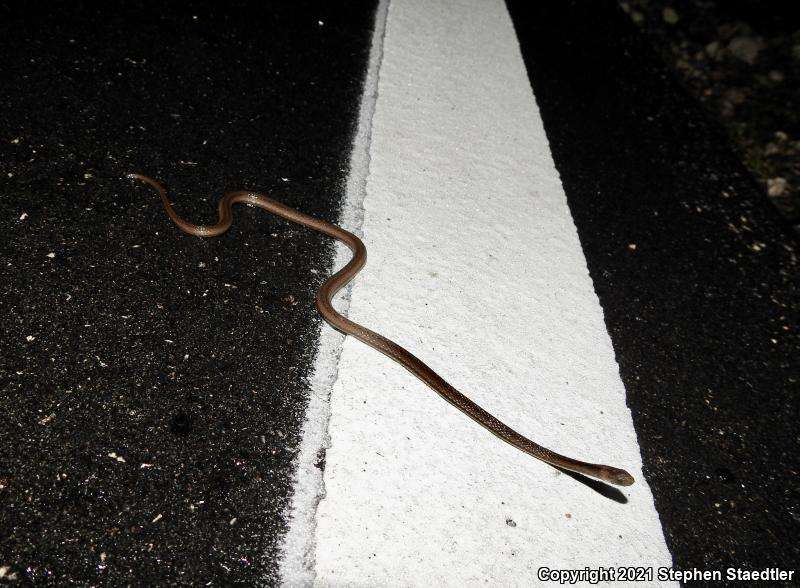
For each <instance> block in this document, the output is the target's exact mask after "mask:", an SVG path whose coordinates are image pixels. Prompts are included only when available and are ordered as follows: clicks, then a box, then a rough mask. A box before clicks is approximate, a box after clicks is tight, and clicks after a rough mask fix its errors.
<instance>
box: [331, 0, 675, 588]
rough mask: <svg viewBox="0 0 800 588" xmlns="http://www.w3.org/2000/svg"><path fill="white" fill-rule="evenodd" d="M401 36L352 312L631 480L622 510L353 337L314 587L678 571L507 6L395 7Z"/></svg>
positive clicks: (380, 112) (335, 400)
mask: <svg viewBox="0 0 800 588" xmlns="http://www.w3.org/2000/svg"><path fill="white" fill-rule="evenodd" d="M386 27H387V28H386V37H385V42H384V46H383V54H384V57H383V62H382V65H381V70H380V78H379V84H378V100H377V105H376V109H375V116H374V118H373V120H372V143H371V150H370V156H371V163H370V167H369V177H368V181H367V187H366V198H365V200H364V221H363V236H364V241H365V243H366V245H367V249H368V251H369V261H368V264H367V267H366V269H365V270H364V271H363V273H362V274H361V276H359V278H357V281H356V284H355V286H354V288H353V292H352V301H351V304H350V317H351V318H352V319H353V320H355V321H357V322H359V323H362V324H364V325H366V326H368V327H370V328H373V329H375V330H377V331H378V332H381V333H384V334H386V335H387V336H389V337H390V338H392V339H394V340H396V341H397V342H399V343H400V344H402V345H404V346H406V347H407V348H408V349H409V350H410V351H412V352H413V353H415V354H416V355H418V356H419V357H421V358H422V359H423V360H425V361H426V362H428V363H429V364H430V365H431V367H433V368H434V369H436V370H437V371H439V372H440V373H441V374H442V375H443V376H444V377H445V378H447V379H449V380H450V382H451V383H452V384H453V385H455V386H456V387H457V388H459V389H460V390H461V391H463V392H464V393H466V394H467V395H468V396H470V397H471V398H473V399H474V400H475V401H477V402H478V403H479V404H481V405H483V406H484V407H485V408H486V409H488V410H489V411H490V412H492V413H493V414H495V415H496V416H498V417H499V418H500V419H501V420H504V421H506V422H507V423H508V424H509V425H511V426H512V427H514V428H516V429H517V430H519V431H520V432H521V433H523V434H526V435H528V436H530V437H531V438H533V439H535V440H536V441H538V442H541V443H542V444H544V445H546V446H548V447H551V448H552V449H554V450H557V451H561V452H563V453H566V454H567V455H573V456H575V457H579V458H581V459H586V460H588V461H596V462H603V463H610V464H612V465H618V466H620V467H625V468H626V469H628V470H629V471H631V472H632V473H633V474H634V476H635V477H636V478H637V483H636V484H635V485H634V486H632V487H631V488H629V489H625V490H624V493H625V495H626V496H627V498H628V502H627V504H619V503H617V502H614V501H612V500H609V499H608V498H605V497H603V496H601V495H599V494H597V493H596V492H594V491H592V490H591V489H589V488H587V487H586V486H584V485H583V484H581V483H578V482H576V481H575V480H573V479H571V478H569V477H567V476H565V475H563V474H560V473H559V472H557V471H556V470H554V469H553V468H551V467H549V466H547V465H545V464H542V463H541V462H538V461H536V460H534V459H533V458H531V457H529V456H527V455H525V454H523V453H521V452H520V451H518V450H516V449H514V448H512V447H510V446H508V445H506V444H504V443H502V442H501V441H499V440H498V439H497V438H495V437H494V436H492V435H491V434H490V433H488V432H487V431H485V430H483V429H482V428H480V427H479V426H478V425H476V424H475V423H473V422H472V421H470V420H469V419H467V418H466V417H464V416H463V415H462V414H461V413H459V412H458V411H456V410H455V409H453V408H452V407H451V406H450V405H448V404H447V403H446V402H444V401H443V400H442V399H440V398H439V397H438V396H437V395H436V394H434V393H433V392H432V391H431V390H430V389H428V388H427V387H426V386H425V385H424V384H422V383H421V382H419V381H418V380H417V379H415V378H414V377H413V376H411V375H410V374H408V373H407V372H405V371H404V370H403V369H401V368H400V367H399V366H397V365H396V364H395V363H393V362H392V361H390V360H389V359H387V358H385V357H384V356H382V355H381V354H379V353H377V352H375V351H373V350H372V349H370V348H368V347H366V346H364V345H363V344H361V343H360V342H358V341H356V340H355V339H352V338H348V339H346V340H345V342H344V345H343V351H342V356H341V360H340V363H339V371H338V379H337V381H336V383H335V384H334V387H333V396H332V400H331V404H332V408H331V410H332V414H331V421H330V428H329V435H330V440H331V447H330V449H329V450H328V452H327V459H326V470H325V474H324V481H325V490H326V495H325V498H324V499H323V500H322V501H321V502H320V505H319V511H318V517H317V535H316V542H317V544H316V574H317V576H316V585H318V586H337V587H338V586H347V585H357V586H459V587H460V586H477V585H497V586H531V585H539V584H541V583H540V582H539V581H538V580H537V570H538V569H539V568H540V567H549V568H553V569H582V568H585V567H587V566H588V567H589V568H596V567H600V566H647V567H648V568H655V567H658V566H669V565H670V563H671V558H670V555H669V553H668V551H667V548H666V545H665V543H664V538H663V535H662V530H661V525H660V524H659V520H658V516H657V514H656V511H655V509H654V507H653V500H652V496H651V493H650V490H649V488H648V487H647V485H646V484H645V482H644V480H643V477H642V475H641V461H640V456H639V448H638V445H637V443H636V436H635V433H634V430H633V426H632V423H631V418H630V414H629V412H628V409H627V408H626V406H625V391H624V389H623V386H622V383H621V381H620V378H619V373H618V370H617V364H616V362H615V359H614V354H613V350H612V348H611V342H610V339H609V336H608V334H607V333H606V330H605V326H604V323H603V316H602V310H601V308H600V306H599V303H598V301H597V297H596V295H595V293H594V290H593V287H592V283H591V280H590V278H589V275H588V272H587V269H586V263H585V260H584V258H583V254H582V252H581V247H580V243H579V241H578V236H577V233H576V230H575V227H574V225H573V223H572V219H571V216H570V213H569V210H568V208H567V204H566V199H565V196H564V193H563V190H562V187H561V183H560V181H559V178H558V174H557V172H556V170H555V168H554V165H553V162H552V159H551V156H550V151H549V148H548V143H547V140H546V137H545V134H544V130H543V127H542V122H541V120H540V118H539V116H538V109H537V108H536V104H535V101H534V98H533V95H532V93H531V89H530V85H529V82H528V79H527V76H526V72H525V67H524V64H523V62H522V58H521V56H520V53H519V49H518V46H517V43H516V39H515V35H514V31H513V28H512V25H511V21H510V19H509V16H508V14H507V12H506V8H505V5H504V4H503V2H502V1H500V0H451V1H448V2H445V1H437V2H431V1H430V0H393V2H392V3H391V5H390V7H389V16H388V21H387V25H386ZM611 584H614V583H613V582H612V583H611ZM618 584H619V585H621V586H622V585H629V584H628V583H623V582H618ZM647 585H666V583H661V584H660V583H659V582H657V581H654V582H647ZM669 585H673V584H671V583H670V584H669Z"/></svg>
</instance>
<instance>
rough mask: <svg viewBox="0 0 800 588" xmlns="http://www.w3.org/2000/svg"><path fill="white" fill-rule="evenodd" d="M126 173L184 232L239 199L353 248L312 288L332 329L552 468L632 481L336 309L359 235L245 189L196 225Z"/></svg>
mask: <svg viewBox="0 0 800 588" xmlns="http://www.w3.org/2000/svg"><path fill="white" fill-rule="evenodd" d="M127 177H128V178H129V179H133V180H139V181H141V182H144V183H145V184H147V185H148V186H150V187H151V188H153V189H154V190H155V191H156V192H157V193H158V195H159V196H160V197H161V202H162V204H163V205H164V209H165V210H166V212H167V215H168V216H169V218H170V220H172V222H173V223H175V225H177V227H178V228H179V229H180V230H181V231H183V232H184V233H187V234H189V235H194V236H197V237H216V236H219V235H221V234H222V233H224V232H225V231H227V230H228V229H229V228H230V227H231V223H232V222H233V213H232V210H231V209H232V207H233V205H234V204H239V203H241V204H248V205H252V206H257V207H259V208H263V209H264V210H266V211H267V212H270V213H272V214H274V215H277V216H279V217H281V218H283V219H284V220H287V221H290V222H293V223H296V224H298V225H301V226H303V227H306V228H308V229H312V230H314V231H317V232H319V233H322V234H323V235H327V236H328V237H332V238H334V239H336V240H337V241H339V242H341V243H343V244H344V245H346V246H347V247H348V248H349V249H350V251H351V252H352V257H351V258H350V260H349V261H348V262H347V263H346V264H345V265H344V267H342V268H341V269H340V270H339V271H337V272H335V273H334V274H333V275H331V276H330V277H329V278H328V279H326V280H325V281H324V282H323V284H322V285H321V286H320V287H319V290H317V293H316V306H317V310H318V311H319V313H320V315H322V318H323V319H325V321H326V322H328V324H330V325H331V326H332V327H333V328H334V329H336V330H338V331H341V332H342V333H344V334H345V335H351V336H352V337H355V338H356V339H358V340H359V341H361V342H363V343H365V344H367V345H369V346H370V347H372V348H374V349H376V350H377V351H380V352H381V353H383V354H384V355H386V356H388V357H389V358H391V359H392V360H394V361H395V362H397V363H398V364H400V365H401V366H403V367H404V368H405V369H406V370H408V371H409V372H411V373H412V374H413V375H414V376H416V377H417V378H419V379H420V380H422V381H423V382H424V383H425V384H427V385H428V386H429V387H430V388H432V389H433V390H434V391H435V392H436V393H438V394H439V395H440V396H441V397H442V398H443V399H444V400H446V401H447V402H449V403H450V404H451V405H453V406H454V407H455V408H457V409H458V410H460V411H461V412H462V413H464V414H465V415H467V416H468V417H469V418H471V419H472V420H474V421H475V422H476V423H478V424H479V425H481V426H483V427H485V428H486V429H487V430H488V431H489V432H491V433H493V434H494V435H496V436H497V437H499V438H500V439H502V440H503V441H505V442H507V443H509V444H510V445H512V446H514V447H516V448H517V449H520V450H521V451H524V452H525V453H527V454H528V455H531V456H533V457H535V458H536V459H539V460H541V461H543V462H545V463H548V464H550V465H551V466H554V467H555V468H558V469H561V470H567V471H570V472H576V473H578V474H583V475H585V476H590V477H592V478H596V479H598V480H602V481H604V482H608V483H610V484H615V485H618V486H630V485H631V484H633V483H634V478H633V476H631V475H630V474H629V473H628V472H627V471H625V470H623V469H620V468H616V467H612V466H608V465H603V464H596V463H588V462H585V461H580V460H577V459H573V458H571V457H567V456H565V455H561V454H559V453H556V452H554V451H551V450H550V449H547V448H546V447H543V446H541V445H539V444H538V443H535V442H534V441H531V440H530V439H528V438H527V437H525V436H523V435H521V434H520V433H518V432H516V431H515V430H514V429H512V428H511V427H509V426H508V425H506V424H505V423H503V422H502V421H500V420H499V419H497V418H496V417H495V416H493V415H492V414H490V413H489V412H487V411H486V410H484V409H483V408H481V407H480V406H479V405H478V404H476V403H475V402H473V401H472V400H470V399H469V398H468V397H467V396H465V395H464V394H462V393H461V392H459V391H458V390H456V389H455V388H454V387H453V386H451V385H450V383H449V382H447V381H446V380H445V379H444V378H442V377H441V376H440V375H439V374H437V373H436V372H435V371H434V370H433V369H431V368H430V367H429V366H428V365H426V364H425V363H424V362H423V361H422V360H421V359H419V358H418V357H416V356H415V355H414V354H412V353H411V352H410V351H408V350H407V349H405V348H404V347H402V346H400V345H398V344H397V343H395V342H394V341H392V340H391V339H389V338H387V337H384V336H383V335H381V334H379V333H376V332H375V331H371V330H370V329H368V328H366V327H364V326H362V325H359V324H358V323H356V322H353V321H351V320H350V319H348V318H347V317H345V316H343V315H342V314H340V313H339V312H337V311H336V310H335V309H334V307H333V304H332V301H333V298H334V296H336V293H337V292H338V291H339V290H341V289H342V288H344V287H345V286H346V285H347V284H348V283H349V282H350V281H351V280H352V279H353V278H354V277H355V275H356V274H357V273H358V272H359V271H360V270H361V268H363V267H364V264H365V263H366V261H367V248H366V247H365V245H364V243H363V242H362V241H361V239H359V238H358V237H357V236H355V235H354V234H353V233H351V232H349V231H346V230H345V229H343V228H341V227H339V226H337V225H334V224H331V223H328V222H326V221H323V220H320V219H318V218H315V217H313V216H310V215H308V214H305V213H302V212H299V211H297V210H295V209H293V208H291V207H289V206H286V205H285V204H283V203H281V202H278V201H277V200H273V199H272V198H269V197H268V196H264V195H262V194H258V193H256V192H250V191H246V190H238V191H234V192H228V193H226V194H224V195H223V196H222V198H221V199H220V200H219V205H218V217H219V219H218V221H217V223H216V224H213V225H195V224H192V223H190V222H188V221H186V220H184V219H183V218H181V216H180V215H178V213H177V212H175V209H174V208H173V206H172V204H171V203H170V201H169V199H168V198H167V193H166V190H165V189H164V187H163V186H162V185H161V184H160V183H159V182H157V181H156V180H154V179H152V178H150V177H148V176H145V175H141V174H135V173H132V174H127Z"/></svg>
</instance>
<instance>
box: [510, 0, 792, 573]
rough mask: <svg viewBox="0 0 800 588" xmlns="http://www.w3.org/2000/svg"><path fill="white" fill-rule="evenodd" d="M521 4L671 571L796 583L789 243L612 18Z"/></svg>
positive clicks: (516, 10)
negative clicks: (752, 573) (787, 578)
mask: <svg viewBox="0 0 800 588" xmlns="http://www.w3.org/2000/svg"><path fill="white" fill-rule="evenodd" d="M508 5H509V9H510V11H511V14H512V18H513V20H514V24H515V27H516V30H517V33H518V35H519V38H520V43H521V47H522V52H523V55H524V58H525V62H526V64H527V68H528V72H529V76H530V78H531V82H532V85H533V87H534V90H535V93H536V98H537V101H538V104H539V106H540V109H541V113H542V117H543V120H544V125H545V129H546V131H547V135H548V138H549V140H550V143H551V148H552V151H553V156H554V158H555V162H556V165H557V167H558V170H559V172H560V174H561V177H562V180H563V183H564V188H565V190H566V194H567V198H568V201H569V205H570V209H571V211H572V215H573V217H574V219H575V223H576V225H577V227H578V231H579V234H580V239H581V243H582V245H583V248H584V252H585V254H586V258H587V261H588V265H589V270H590V273H591V276H592V279H593V280H594V285H595V288H596V291H597V293H598V296H599V297H600V301H601V304H602V306H603V310H604V313H605V319H606V324H607V326H608V329H609V332H610V333H611V337H612V340H613V344H614V348H615V351H616V355H617V360H618V362H619V365H620V371H621V375H622V379H623V381H624V383H625V387H626V390H627V393H628V403H629V405H630V407H631V410H632V411H633V416H634V422H635V426H636V430H637V433H638V436H639V442H640V444H641V448H642V452H643V458H644V463H645V475H646V476H647V480H648V482H649V483H650V485H651V487H652V489H653V494H654V496H655V500H656V507H657V509H658V512H659V514H660V516H661V521H662V524H663V526H664V530H665V535H666V539H667V544H668V546H669V548H670V550H671V552H672V554H673V556H674V560H675V567H677V568H681V569H687V568H688V569H690V568H694V567H696V568H699V569H701V570H716V569H719V570H725V569H726V568H728V567H741V568H750V569H759V570H760V569H764V568H766V567H778V568H782V569H797V568H798V567H800V542H798V537H800V504H799V502H800V484H798V475H799V474H798V472H800V438H798V426H797V422H798V415H800V394H798V393H799V392H800V385H799V384H798V380H800V359H798V358H800V336H799V333H800V316H799V313H800V296H799V294H798V293H800V271H799V270H800V267H798V266H799V265H800V263H798V258H797V253H798V244H797V242H796V241H795V238H794V236H793V235H792V234H791V233H790V232H789V230H788V228H787V227H785V226H783V225H781V221H780V219H779V218H778V217H777V213H776V212H775V211H774V210H773V209H772V208H771V207H770V205H769V203H768V202H767V199H766V197H765V196H764V195H763V194H761V193H760V191H759V188H758V186H757V185H756V183H755V181H754V180H753V179H752V178H751V177H749V176H748V175H747V174H746V172H745V170H744V169H743V167H742V166H741V165H740V163H739V162H738V161H737V160H736V159H735V157H734V156H733V154H732V151H731V149H730V148H729V147H728V145H727V144H726V142H725V140H724V138H723V136H722V133H721V132H720V130H719V129H717V128H716V127H714V126H713V125H711V124H709V123H708V122H707V121H706V120H705V119H704V118H703V115H702V114H701V111H700V109H699V108H698V106H697V105H696V104H695V103H693V102H692V101H691V99H690V98H689V97H688V96H687V95H686V94H685V93H684V92H683V91H682V89H681V87H680V86H679V84H678V83H677V82H676V81H675V80H674V79H672V78H671V77H670V75H669V74H668V73H667V71H666V70H665V69H664V67H663V66H662V65H661V63H660V62H659V61H658V59H657V58H656V56H655V55H654V53H653V52H652V51H651V50H650V49H649V47H648V46H647V45H646V44H645V43H644V42H643V40H642V39H641V38H640V37H639V36H638V34H637V33H636V31H635V30H634V29H633V27H632V25H631V24H630V22H629V21H628V18H627V17H626V16H625V15H624V14H623V13H622V12H621V11H620V10H619V9H618V8H617V6H616V4H615V3H613V2H595V1H589V0H586V1H579V2H575V1H571V2H545V3H539V2H529V1H527V0H509V1H508ZM714 585H721V584H717V583H715V584H714ZM738 585H741V583H739V584H738ZM771 585H777V583H774V584H771Z"/></svg>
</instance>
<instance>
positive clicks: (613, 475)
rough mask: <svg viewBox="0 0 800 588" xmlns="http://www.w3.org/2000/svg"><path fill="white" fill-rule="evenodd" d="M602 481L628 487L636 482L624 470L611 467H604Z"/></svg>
mask: <svg viewBox="0 0 800 588" xmlns="http://www.w3.org/2000/svg"><path fill="white" fill-rule="evenodd" d="M602 479H603V480H605V481H606V482H609V483H611V484H616V485H617V486H630V485H631V484H633V483H634V482H635V481H636V480H634V478H633V476H631V475H630V474H629V473H628V472H626V471H625V470H621V469H619V468H612V467H611V466H605V467H604V468H603V476H602Z"/></svg>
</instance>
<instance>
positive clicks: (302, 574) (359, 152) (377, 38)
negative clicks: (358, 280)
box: [280, 0, 388, 588]
mask: <svg viewBox="0 0 800 588" xmlns="http://www.w3.org/2000/svg"><path fill="white" fill-rule="evenodd" d="M387 7H388V1H387V0H381V1H380V2H379V4H378V8H377V10H376V13H375V30H374V32H373V35H372V48H371V50H370V58H369V66H368V67H369V69H368V71H367V76H366V79H365V80H364V93H363V96H362V98H361V106H360V109H359V116H358V129H357V131H356V136H355V138H354V140H353V151H352V153H351V155H350V173H349V176H348V181H347V187H346V202H345V206H344V209H343V211H342V214H341V216H342V218H341V219H340V224H341V225H342V226H344V227H347V228H348V229H349V230H351V231H353V232H355V233H357V234H360V230H359V227H360V225H361V222H362V210H363V208H362V201H363V199H364V194H365V187H366V186H365V185H366V179H367V173H368V172H369V149H370V136H371V134H372V117H373V115H374V113H375V100H376V97H377V90H378V68H379V67H380V63H381V60H382V53H381V52H382V50H383V34H384V27H385V25H386V11H387ZM348 259H350V250H349V249H347V247H345V246H344V245H339V246H338V247H337V253H336V260H335V263H334V265H335V267H336V268H339V267H341V266H343V265H344V264H345V263H346V262H347V260H348ZM348 293H349V289H348V290H346V291H345V293H344V294H343V295H340V296H339V297H338V298H337V300H335V301H334V305H335V306H336V308H337V310H339V312H342V313H344V314H347V307H348V304H349V297H348ZM343 340H344V337H343V336H342V335H341V334H340V333H338V332H337V331H334V330H333V329H331V328H329V327H327V325H326V326H325V328H323V330H322V333H321V335H320V340H319V347H318V351H317V357H316V360H315V365H314V375H313V377H312V379H311V382H310V388H311V395H310V397H309V402H308V409H307V410H306V422H305V426H304V428H303V441H302V444H301V447H300V453H299V455H298V458H297V470H296V471H297V477H296V479H295V483H294V495H293V496H292V503H291V507H290V509H289V513H288V518H289V519H290V521H289V531H288V533H287V534H286V537H285V538H284V541H283V545H282V548H281V554H280V559H281V561H280V577H281V580H282V585H283V586H286V587H287V588H289V587H300V586H309V585H311V584H312V583H313V581H314V566H315V562H314V539H315V538H314V530H315V526H316V515H317V505H318V504H319V501H320V500H321V499H322V497H323V496H324V494H325V490H324V486H323V481H322V471H321V469H320V467H319V459H320V455H321V452H322V451H323V450H324V449H326V448H327V446H328V436H327V434H326V429H327V426H328V420H329V418H330V394H331V388H332V386H333V382H334V380H335V379H336V370H337V366H338V362H339V355H340V354H341V351H342V341H343Z"/></svg>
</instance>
